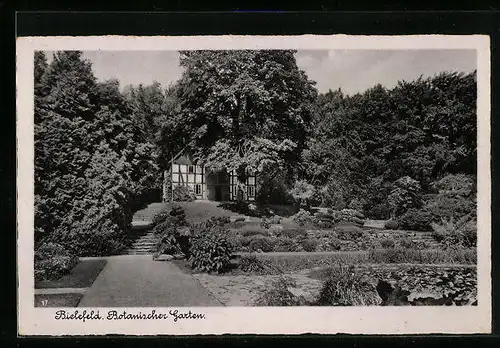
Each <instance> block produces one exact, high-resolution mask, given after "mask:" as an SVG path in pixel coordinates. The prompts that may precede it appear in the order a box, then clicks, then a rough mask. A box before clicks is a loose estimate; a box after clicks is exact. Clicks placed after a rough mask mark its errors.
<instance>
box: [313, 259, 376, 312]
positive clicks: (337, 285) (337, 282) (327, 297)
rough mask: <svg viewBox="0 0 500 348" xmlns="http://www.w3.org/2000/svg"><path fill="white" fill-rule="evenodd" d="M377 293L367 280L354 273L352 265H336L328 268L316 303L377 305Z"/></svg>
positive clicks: (325, 304) (327, 304)
mask: <svg viewBox="0 0 500 348" xmlns="http://www.w3.org/2000/svg"><path fill="white" fill-rule="evenodd" d="M379 302H380V301H379V299H378V296H377V293H376V291H375V289H374V287H373V285H371V284H370V283H369V281H368V280H367V279H366V278H365V277H363V276H361V275H359V274H357V273H356V271H355V269H354V267H352V266H350V267H346V266H337V267H333V268H331V269H330V270H329V272H328V275H327V278H326V280H325V281H324V282H323V285H322V287H321V290H320V293H319V297H318V300H317V305H319V306H371V305H378V304H379Z"/></svg>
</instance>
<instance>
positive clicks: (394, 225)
mask: <svg viewBox="0 0 500 348" xmlns="http://www.w3.org/2000/svg"><path fill="white" fill-rule="evenodd" d="M384 228H386V229H388V230H397V229H398V228H399V224H398V222H397V221H394V220H388V221H386V222H385V223H384Z"/></svg>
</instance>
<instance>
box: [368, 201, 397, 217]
mask: <svg viewBox="0 0 500 348" xmlns="http://www.w3.org/2000/svg"><path fill="white" fill-rule="evenodd" d="M365 211H366V216H368V217H370V218H372V219H376V220H386V219H388V218H390V216H391V207H390V206H389V204H388V203H379V204H375V205H374V206H372V207H371V208H369V209H368V210H365Z"/></svg>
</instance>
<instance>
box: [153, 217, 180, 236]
mask: <svg viewBox="0 0 500 348" xmlns="http://www.w3.org/2000/svg"><path fill="white" fill-rule="evenodd" d="M151 231H152V232H153V234H154V235H155V236H160V235H162V234H175V233H176V231H177V226H176V225H175V223H174V222H173V221H172V220H171V219H170V218H167V219H166V220H164V221H162V222H161V223H159V224H157V225H155V226H154V227H153V229H152V230H151Z"/></svg>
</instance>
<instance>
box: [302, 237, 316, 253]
mask: <svg viewBox="0 0 500 348" xmlns="http://www.w3.org/2000/svg"><path fill="white" fill-rule="evenodd" d="M318 244H319V243H318V241H317V240H315V239H312V238H306V239H304V240H302V243H301V245H302V248H303V249H304V250H305V251H308V252H312V251H316V249H317V248H318Z"/></svg>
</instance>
